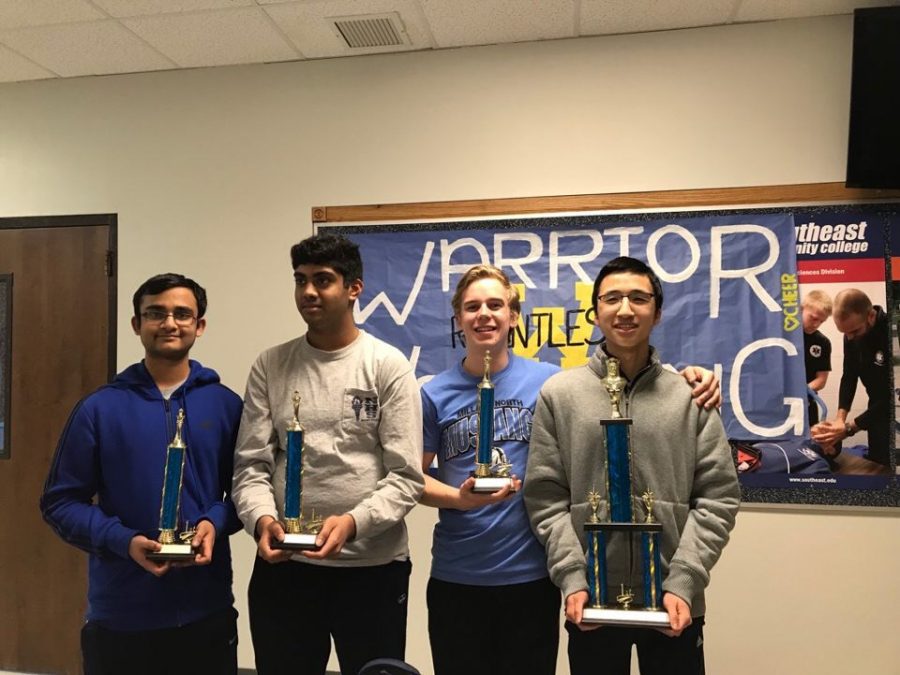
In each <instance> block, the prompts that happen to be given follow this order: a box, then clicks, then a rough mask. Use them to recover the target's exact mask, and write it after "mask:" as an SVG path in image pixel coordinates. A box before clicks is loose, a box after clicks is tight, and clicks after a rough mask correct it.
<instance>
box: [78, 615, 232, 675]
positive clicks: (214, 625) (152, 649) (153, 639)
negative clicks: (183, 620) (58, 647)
mask: <svg viewBox="0 0 900 675" xmlns="http://www.w3.org/2000/svg"><path fill="white" fill-rule="evenodd" d="M236 618H237V612H236V611H235V610H234V609H232V608H228V609H227V610H224V611H221V612H217V613H215V614H212V615H210V616H208V617H207V618H205V619H203V620H201V621H197V622H195V623H189V624H187V625H185V626H179V627H177V628H163V629H160V630H149V631H135V632H125V631H117V630H111V629H109V628H104V627H102V626H98V625H97V624H96V623H92V622H88V623H86V624H85V625H84V628H82V629H81V653H82V657H83V659H84V663H83V665H84V675H160V673H166V675H197V674H198V673H216V675H218V674H219V673H221V674H222V675H235V674H236V673H237V644H238V638H237V621H236Z"/></svg>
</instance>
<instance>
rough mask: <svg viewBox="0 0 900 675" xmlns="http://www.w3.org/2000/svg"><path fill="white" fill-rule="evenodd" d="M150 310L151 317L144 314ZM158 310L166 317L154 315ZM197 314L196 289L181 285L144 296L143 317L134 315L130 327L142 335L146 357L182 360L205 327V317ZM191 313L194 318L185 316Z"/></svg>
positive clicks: (136, 333)
mask: <svg viewBox="0 0 900 675" xmlns="http://www.w3.org/2000/svg"><path fill="white" fill-rule="evenodd" d="M148 313H149V314H150V315H151V316H149V317H148V316H145V315H146V314H148ZM158 313H159V314H166V315H167V316H165V318H163V319H162V320H161V321H160V320H159V319H157V318H155V317H154V316H152V315H155V314H158ZM197 313H198V309H197V298H196V297H194V293H193V291H191V290H190V289H189V288H183V287H181V286H178V287H175V288H170V289H168V290H166V291H163V292H162V293H159V294H157V295H145V296H143V297H142V298H141V304H140V316H136V317H132V319H131V327H132V328H133V329H134V333H135V335H138V336H140V338H141V343H142V344H143V345H144V351H145V354H146V356H147V357H149V358H159V359H166V360H168V361H180V360H182V359H184V358H186V357H187V355H188V352H190V350H191V347H193V346H194V341H195V340H196V339H197V338H198V337H200V336H201V335H203V331H204V330H205V329H206V319H198V318H196V317H197ZM188 314H190V315H192V316H193V317H194V318H193V319H190V320H188V319H186V318H185V317H187V315H188ZM176 317H178V320H177V321H176Z"/></svg>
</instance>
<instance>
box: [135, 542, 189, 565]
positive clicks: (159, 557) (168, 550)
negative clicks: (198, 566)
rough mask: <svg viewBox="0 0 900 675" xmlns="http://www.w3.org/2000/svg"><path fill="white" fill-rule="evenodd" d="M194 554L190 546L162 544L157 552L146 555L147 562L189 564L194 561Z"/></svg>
mask: <svg viewBox="0 0 900 675" xmlns="http://www.w3.org/2000/svg"><path fill="white" fill-rule="evenodd" d="M196 553H197V552H196V551H195V550H194V549H193V548H191V545H190V544H163V545H162V547H161V548H160V549H159V550H158V551H155V552H153V553H148V554H147V560H155V561H156V562H164V561H172V562H190V561H192V560H193V559H194V555H196Z"/></svg>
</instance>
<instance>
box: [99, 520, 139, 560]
mask: <svg viewBox="0 0 900 675" xmlns="http://www.w3.org/2000/svg"><path fill="white" fill-rule="evenodd" d="M137 534H139V532H138V531H137V530H132V529H131V528H128V527H125V526H124V525H122V524H121V523H117V524H116V525H113V526H112V527H111V528H110V530H109V532H108V533H107V535H106V546H105V548H107V549H109V550H110V551H112V552H113V553H114V554H115V555H117V556H119V557H120V558H125V559H126V560H128V559H129V558H130V557H131V556H129V555H128V547H129V546H130V545H131V540H132V539H134V537H135V535H137Z"/></svg>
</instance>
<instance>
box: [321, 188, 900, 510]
mask: <svg viewBox="0 0 900 675" xmlns="http://www.w3.org/2000/svg"><path fill="white" fill-rule="evenodd" d="M888 206H892V207H893V210H891V209H889V208H887V207H886V206H878V207H869V206H863V207H860V206H856V207H853V208H851V207H849V206H847V207H821V208H814V207H809V208H803V209H801V208H797V207H792V208H790V209H778V210H775V209H748V210H739V211H684V212H674V213H629V214H599V215H578V216H537V217H528V218H510V219H490V220H465V221H454V222H423V223H399V224H398V223H392V224H378V225H353V226H346V225H340V226H338V225H320V226H319V229H320V231H324V230H327V231H331V232H336V233H340V234H344V235H346V236H348V237H350V238H351V239H352V240H354V241H355V242H357V243H358V244H359V245H360V249H361V252H362V256H363V260H365V261H366V268H365V288H364V291H363V293H362V295H361V297H360V299H359V302H358V303H357V306H356V308H355V310H354V311H355V319H356V321H357V323H358V324H359V325H360V326H361V327H362V328H363V329H365V330H366V331H368V332H370V333H372V334H374V335H376V336H377V337H379V338H381V339H383V340H386V341H387V342H389V343H391V344H393V345H395V346H396V347H398V348H399V349H400V350H401V351H402V352H403V353H404V354H405V355H406V356H407V357H408V358H409V359H410V362H411V363H412V364H413V366H414V367H415V370H416V375H417V377H418V378H419V381H420V382H425V381H427V380H428V379H430V377H432V376H433V375H435V374H436V373H438V372H440V371H442V370H444V369H446V368H448V367H449V366H450V365H451V364H452V363H454V362H455V361H457V360H458V359H461V358H462V356H463V354H464V345H463V343H462V340H463V337H462V331H461V330H459V329H458V327H457V326H456V325H455V321H454V318H453V316H452V311H451V309H450V298H451V296H452V294H453V290H454V288H455V285H456V282H457V281H458V279H459V277H460V275H461V274H462V273H463V272H465V270H466V269H468V268H469V267H470V266H472V265H474V264H478V263H491V264H494V265H496V266H498V267H500V268H502V269H503V270H504V271H505V272H506V273H507V275H508V276H509V277H510V279H511V281H512V282H513V283H514V284H516V286H517V288H518V290H519V293H520V296H521V300H522V313H521V315H520V317H519V320H518V325H517V327H516V329H515V330H514V331H513V332H512V333H511V338H510V339H511V348H512V350H513V351H514V353H516V354H517V355H518V356H520V357H524V358H530V359H535V360H540V361H548V362H552V363H555V364H557V365H559V366H561V367H562V368H570V367H575V366H580V365H583V364H584V363H586V362H587V360H588V357H589V356H590V354H592V353H593V351H594V349H596V345H597V344H598V343H599V342H600V339H601V337H602V336H601V334H600V331H599V329H598V328H596V327H595V326H594V325H593V312H594V310H593V302H592V298H591V297H590V296H591V293H592V285H593V280H594V277H595V276H596V274H597V272H598V271H599V270H600V268H601V267H602V266H603V265H604V264H605V263H607V262H608V261H609V260H611V259H612V258H615V257H616V256H619V255H630V256H634V257H636V258H640V259H641V260H644V261H645V262H647V263H648V264H649V265H650V266H651V267H652V268H653V269H654V271H655V272H656V273H657V274H658V275H659V277H660V280H661V281H662V284H663V288H664V291H665V304H664V307H663V315H662V320H661V322H660V323H659V325H658V326H657V327H656V328H655V329H654V332H653V335H652V338H651V342H652V344H653V345H654V346H655V347H656V348H657V350H658V352H659V355H660V358H661V360H662V361H663V363H664V364H667V365H669V366H671V367H672V368H674V369H676V370H680V369H681V368H683V367H684V366H686V365H690V364H694V365H701V366H704V367H706V368H710V369H713V370H715V372H716V373H717V375H718V376H719V379H720V382H721V386H722V394H723V404H722V409H721V412H722V418H723V421H724V423H725V428H726V431H727V432H728V435H729V438H730V439H731V441H732V446H733V450H734V454H735V461H736V465H737V466H738V470H739V474H740V478H741V483H742V489H743V491H744V498H745V500H746V501H749V502H759V503H771V504H789V503H793V504H832V505H855V506H898V505H900V489H898V487H897V485H896V479H895V478H894V477H893V466H894V462H893V458H892V456H891V455H890V451H889V450H886V449H884V448H885V447H887V448H890V447H893V433H891V434H890V436H891V438H890V439H889V440H888V442H887V444H886V446H885V444H884V443H882V444H881V445H880V446H878V447H875V448H874V455H875V456H874V457H873V456H871V454H872V452H873V450H870V445H872V444H871V443H870V441H869V435H870V434H873V433H874V432H873V430H872V429H871V428H868V427H870V426H871V425H870V424H868V423H867V422H872V423H877V424H876V426H877V428H879V429H881V428H882V427H883V422H882V420H881V418H878V417H877V413H878V410H876V411H875V413H876V414H872V410H870V409H869V408H870V407H871V406H870V399H871V398H876V399H877V400H878V401H880V400H887V401H889V402H890V405H889V413H888V417H889V418H890V429H891V431H893V428H894V422H893V416H894V403H895V401H896V394H894V392H893V390H892V385H891V377H888V379H887V381H886V382H887V389H886V392H885V395H884V396H882V397H881V398H880V399H878V398H877V397H870V396H867V389H866V387H864V386H863V384H862V383H868V385H869V387H871V381H872V373H871V372H869V370H872V369H871V368H870V369H869V370H867V371H866V373H865V374H864V375H859V374H857V376H858V377H861V382H862V383H861V384H860V386H858V387H855V388H854V389H858V391H854V392H853V393H852V394H851V393H848V392H850V388H851V385H850V384H849V375H848V377H847V383H845V385H844V393H843V394H841V393H840V390H841V380H842V379H843V378H842V375H843V368H844V353H845V350H844V343H843V339H844V335H843V334H842V333H840V332H839V331H838V326H837V324H836V323H835V321H834V320H833V319H832V317H831V315H829V316H827V317H825V318H824V319H822V320H821V321H818V318H819V316H818V315H819V314H820V313H822V312H821V310H822V307H821V305H822V304H823V303H825V298H826V296H827V298H828V303H830V304H829V308H830V309H831V310H832V311H834V307H835V298H838V300H840V302H841V304H842V305H847V306H848V307H849V308H850V309H852V310H853V311H854V312H856V310H858V306H859V304H860V303H861V302H862V303H865V302H866V301H870V302H871V305H872V307H873V311H874V314H873V315H874V316H875V317H877V318H878V321H877V325H878V326H879V330H881V326H882V325H883V324H884V317H886V316H887V314H886V313H885V311H884V308H887V307H889V306H891V305H889V303H888V285H887V279H888V278H889V277H887V276H886V269H888V268H887V267H886V266H887V265H888V264H889V263H888V261H887V259H886V251H887V250H888V249H889V241H888V239H889V233H890V223H891V222H894V223H896V220H893V221H892V220H891V219H892V218H895V219H896V215H895V214H896V205H888ZM895 227H896V225H895ZM371 261H383V263H382V264H378V263H373V262H371ZM811 291H818V292H816V293H812V301H809V302H807V303H806V304H807V305H809V307H810V309H809V311H807V312H806V313H807V315H808V316H807V317H806V322H805V323H804V305H803V303H804V299H805V296H806V295H807V294H809V293H810V292H811ZM842 291H847V292H845V293H843V294H841V292H842ZM851 291H855V292H851ZM838 296H840V297H838ZM860 296H863V297H860ZM848 297H849V300H848ZM851 301H852V302H851ZM826 304H827V303H826ZM843 311H844V313H845V314H846V311H847V310H846V308H845V309H844V310H843ZM879 312H881V313H879ZM864 314H865V316H864V317H863V318H862V319H861V321H863V322H868V321H869V319H870V318H871V316H873V315H872V314H870V313H868V312H866V313H864ZM813 315H814V316H813ZM842 316H843V314H842ZM852 318H853V320H854V322H855V323H854V324H853V325H850V326H848V325H844V324H846V323H847V322H846V320H843V319H841V320H839V321H844V323H843V324H842V326H841V327H843V328H844V330H847V331H849V330H851V329H853V330H854V331H856V333H859V334H863V333H871V331H867V330H862V328H861V327H860V326H858V325H856V323H859V321H857V317H856V314H853V315H852ZM817 321H818V323H817ZM887 323H888V324H890V325H895V324H896V321H888V322H887ZM813 324H816V326H815V328H812V326H813ZM866 326H868V324H866ZM807 328H812V330H810V331H809V332H810V333H815V332H818V334H817V335H814V336H812V337H813V342H815V341H816V340H818V341H819V342H818V343H816V344H810V337H809V336H808V335H807V330H806V329H807ZM856 333H854V337H855V336H856ZM823 337H824V338H827V340H828V341H829V342H830V364H829V365H828V366H827V367H826V366H825V365H822V364H823V362H824V359H823V356H824V354H823V352H827V351H828V350H827V348H826V347H824V346H822V344H823V343H822V340H821V338H823ZM871 339H872V335H871V334H869V339H868V340H863V341H861V342H859V341H857V342H856V343H855V344H853V345H851V347H850V349H848V350H846V351H847V352H848V353H849V354H850V355H851V356H853V357H854V359H853V360H852V362H853V363H857V362H859V359H860V358H861V355H860V353H859V350H856V351H854V348H856V347H858V346H859V345H861V344H865V345H868V343H869V342H870V341H871ZM851 342H852V341H851ZM884 344H885V348H884V349H882V350H881V354H880V355H878V354H875V353H872V354H870V356H871V357H872V360H873V362H874V360H875V359H882V360H883V361H882V362H883V365H884V366H885V368H886V369H887V370H888V371H890V370H892V369H891V367H890V366H891V364H892V363H894V361H895V360H896V357H895V355H894V353H895V352H896V351H897V349H896V338H895V339H894V341H893V349H892V347H891V345H890V344H889V343H888V341H887V340H885V341H884ZM867 349H868V347H867ZM864 351H865V350H864ZM869 351H871V350H869ZM876 351H877V350H876ZM868 353H869V352H868V351H866V352H865V354H868ZM807 354H817V355H818V356H819V359H818V360H816V359H815V358H813V357H810V358H809V359H807ZM865 354H863V355H862V356H865ZM849 362H850V361H848V363H849ZM808 366H810V367H814V371H813V372H814V373H816V374H821V379H820V380H815V377H814V378H812V380H811V379H810V378H809V377H808V372H807V371H808ZM811 382H812V384H813V385H814V386H813V388H812V389H811V388H810V383H811ZM810 391H813V392H814V394H815V395H814V396H812V395H810ZM848 398H849V399H850V403H848V404H847V405H848V406H849V408H848V410H849V413H848V414H847V420H848V421H852V420H855V419H857V418H858V417H859V415H861V414H863V413H865V412H866V411H868V415H867V416H864V417H863V419H862V420H861V421H860V424H859V429H856V428H855V426H854V427H852V431H853V435H852V436H848V437H847V438H846V439H844V438H841V439H840V440H839V441H837V442H834V441H833V437H834V435H835V430H836V429H838V428H839V429H840V431H841V435H842V436H843V434H844V433H845V431H846V430H845V426H844V422H843V421H840V418H839V410H840V408H839V404H840V403H843V402H844V400H843V399H848ZM839 399H840V400H839ZM813 404H815V405H813ZM585 405H590V402H589V401H586V402H585ZM879 410H880V408H879ZM810 415H812V420H813V423H814V424H813V425H811V424H810ZM838 421H840V426H839V427H838ZM878 425H881V426H878ZM864 427H867V428H868V429H864ZM826 432H830V435H828V434H826ZM814 436H818V437H819V438H827V441H828V442H825V441H822V442H816V441H815V440H814ZM875 445H877V444H875ZM635 451H639V450H637V449H636V450H635ZM885 453H887V455H885Z"/></svg>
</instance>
